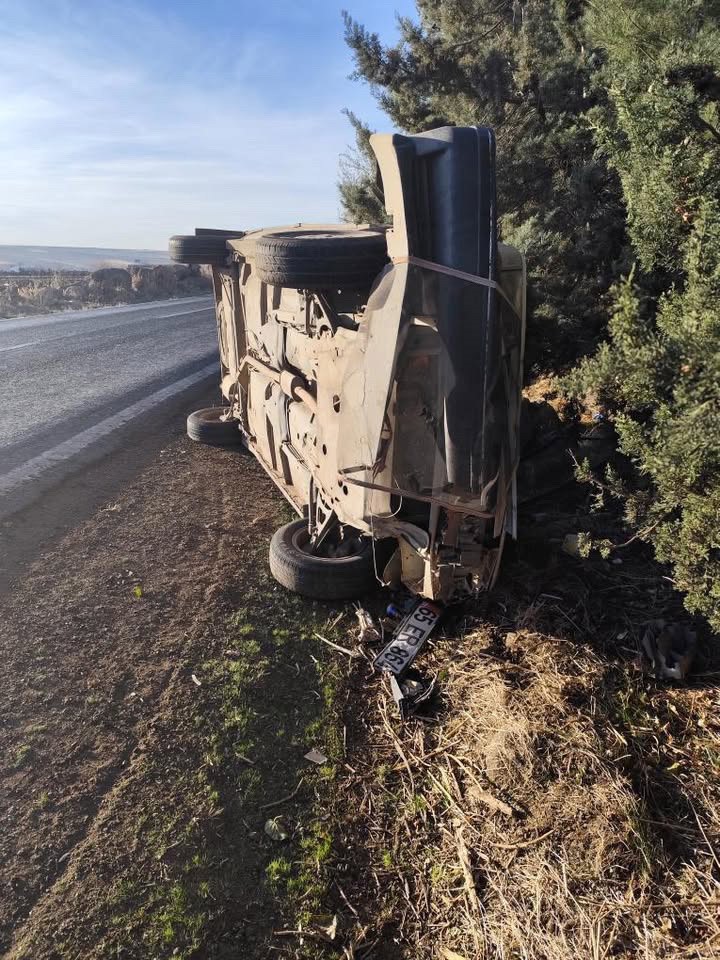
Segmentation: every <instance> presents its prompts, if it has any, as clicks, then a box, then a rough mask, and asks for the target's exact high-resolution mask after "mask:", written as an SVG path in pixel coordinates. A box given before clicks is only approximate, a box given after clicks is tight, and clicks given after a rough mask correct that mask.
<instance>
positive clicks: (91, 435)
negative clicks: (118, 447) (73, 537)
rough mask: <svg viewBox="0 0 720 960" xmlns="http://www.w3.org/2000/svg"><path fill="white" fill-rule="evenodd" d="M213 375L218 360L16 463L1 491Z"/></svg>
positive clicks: (29, 478) (34, 476)
mask: <svg viewBox="0 0 720 960" xmlns="http://www.w3.org/2000/svg"><path fill="white" fill-rule="evenodd" d="M213 374H214V375H215V376H217V374H218V364H217V363H210V364H208V365H207V366H206V367H202V368H201V369H200V370H198V371H197V372H196V373H191V374H190V375H189V376H187V377H183V379H182V380H176V381H175V383H171V384H169V385H168V386H167V387H163V388H162V389H161V390H156V391H155V393H151V394H150V395H149V396H147V397H144V398H143V399H142V400H138V401H137V402H136V403H132V404H130V406H129V407H125V409H124V410H120V411H118V413H114V414H113V415H112V416H111V417H107V418H106V419H105V420H101V421H100V423H96V424H95V426H93V427H88V428H87V430H81V431H80V433H78V434H76V435H75V436H74V437H70V439H69V440H64V441H63V442H62V443H59V444H58V445H57V446H55V447H52V448H51V449H50V450H46V451H45V452H44V453H40V454H38V456H37V457H32V458H31V459H30V460H26V461H25V463H21V464H19V465H18V466H17V467H15V468H14V469H13V470H10V472H9V473H5V474H3V475H2V476H0V494H8V493H10V492H11V491H12V490H14V489H15V488H16V487H19V486H20V485H21V484H23V483H28V482H29V481H32V480H37V479H38V478H39V477H41V476H42V474H43V473H45V472H46V471H47V470H50V469H51V468H52V467H56V466H57V465H58V464H59V463H62V461H63V460H68V459H69V458H70V457H74V456H76V455H77V454H78V453H80V452H81V451H83V450H85V449H86V447H89V446H90V445H91V444H93V443H96V442H97V441H98V440H102V438H103V437H105V436H106V435H107V434H108V433H111V432H112V431H113V430H117V429H118V428H119V427H122V426H124V425H125V424H126V423H129V421H130V420H133V419H134V418H135V417H137V416H139V415H140V414H141V413H145V412H147V411H148V410H151V409H152V408H153V407H154V406H156V405H157V404H158V403H162V401H163V400H168V399H169V398H170V397H172V396H174V395H175V394H176V393H181V392H182V391H183V390H187V389H188V387H192V386H193V385H194V384H196V383H199V382H200V381H201V380H205V379H206V378H207V377H209V376H211V375H213Z"/></svg>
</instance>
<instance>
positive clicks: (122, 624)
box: [0, 436, 335, 960]
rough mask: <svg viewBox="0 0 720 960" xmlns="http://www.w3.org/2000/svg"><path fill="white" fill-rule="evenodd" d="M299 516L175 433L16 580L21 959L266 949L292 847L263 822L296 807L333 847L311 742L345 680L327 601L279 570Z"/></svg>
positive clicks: (0, 626)
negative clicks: (327, 662) (275, 568)
mask: <svg viewBox="0 0 720 960" xmlns="http://www.w3.org/2000/svg"><path fill="white" fill-rule="evenodd" d="M285 519H289V512H288V509H287V507H286V506H285V504H284V501H283V500H282V498H281V497H280V496H279V494H278V493H277V492H276V490H275V488H274V487H273V486H272V484H271V483H270V481H269V480H268V479H267V478H266V477H265V475H264V474H263V473H262V471H261V470H260V469H259V468H258V467H257V465H256V464H255V462H254V461H253V460H252V458H250V457H248V456H247V455H244V454H243V453H241V452H237V451H229V450H217V449H209V448H205V447H201V446H198V445H196V444H193V443H191V442H190V441H189V440H187V439H186V438H185V437H183V436H176V437H175V438H174V439H173V440H172V442H170V443H168V444H167V445H166V446H165V448H164V449H163V450H162V451H161V453H160V455H159V456H158V457H157V458H156V460H155V462H153V463H152V464H150V465H149V466H148V467H146V468H145V469H144V470H143V472H142V473H141V474H140V475H139V477H137V478H136V480H135V481H134V482H133V483H132V484H130V485H129V486H128V487H127V488H126V489H125V490H124V492H122V493H121V494H120V495H119V496H117V497H115V498H113V499H112V500H111V501H110V502H108V503H107V504H105V506H103V507H101V508H100V509H99V510H98V511H97V513H95V514H94V515H92V516H90V517H89V518H88V519H87V520H85V521H84V522H83V523H81V524H80V525H79V526H77V527H76V528H75V529H74V530H72V531H71V532H69V533H68V534H67V535H66V536H64V537H63V538H62V539H60V541H59V542H57V543H56V544H55V545H54V546H53V547H52V548H50V549H48V550H47V551H46V552H45V553H44V554H43V555H42V556H41V557H39V558H38V559H37V560H36V561H35V562H34V563H33V564H32V565H31V566H30V567H29V568H28V569H26V570H25V571H24V572H23V575H22V576H20V577H18V578H17V579H16V580H15V582H14V585H13V588H12V589H11V590H10V591H9V592H8V593H7V594H6V596H5V598H4V599H3V601H2V622H1V623H0V658H1V662H2V678H3V696H2V700H1V701H0V740H1V743H2V748H1V751H0V754H1V756H2V769H1V771H0V811H1V814H0V815H1V816H2V826H1V827H0V888H1V889H2V890H3V891H4V892H3V896H2V898H0V952H2V954H3V955H4V956H6V957H8V958H21V957H23V958H28V960H30V958H32V960H42V958H51V957H52V958H56V957H58V958H60V957H62V958H66V957H67V958H71V957H72V958H74V957H84V958H89V957H124V958H138V960H139V958H146V957H155V956H157V957H160V956H170V955H172V956H189V955H193V956H213V957H226V956H227V957H240V956H242V957H255V956H257V957H260V956H262V957H265V956H267V955H268V952H267V951H268V944H269V943H270V941H271V940H272V939H273V938H272V932H273V930H274V929H276V928H278V927H281V926H282V923H283V918H282V910H281V907H280V904H281V901H280V900H279V899H278V898H276V896H275V894H274V892H273V884H272V882H269V881H268V873H267V870H268V865H269V864H272V863H273V862H274V861H275V860H276V859H277V857H276V854H277V851H278V849H280V848H281V847H282V848H283V849H284V847H283V844H282V842H280V841H278V840H273V839H270V838H269V837H268V836H267V835H266V834H265V833H264V831H263V827H264V824H265V822H266V820H267V819H268V818H270V817H274V816H275V815H276V814H282V815H283V816H286V817H287V816H288V815H290V820H289V821H288V823H289V824H290V826H289V827H288V828H287V829H288V830H289V831H290V832H291V838H290V840H289V842H296V841H297V843H301V842H302V843H304V845H305V846H304V849H306V850H309V851H310V852H311V853H313V851H312V847H313V843H315V844H316V845H317V844H318V843H320V841H321V840H322V837H321V831H318V829H317V824H306V825H303V823H302V822H301V821H302V816H301V813H302V811H303V809H305V808H307V809H310V805H311V801H312V800H313V799H314V798H315V797H316V796H317V795H319V792H321V791H322V780H323V770H322V769H319V770H317V771H316V770H315V768H313V769H312V770H308V769H307V768H308V767H312V765H311V764H308V763H307V761H305V760H303V759H302V757H303V754H304V753H305V752H306V750H307V749H308V746H320V747H321V748H323V747H324V748H325V749H326V750H327V752H328V753H330V752H331V748H332V743H329V744H327V743H325V740H327V739H328V738H329V737H330V734H331V733H332V730H331V724H328V723H322V724H316V727H313V722H314V721H318V718H321V717H322V716H323V712H324V711H325V712H327V708H328V705H329V702H330V699H331V694H332V690H331V684H330V683H329V678H330V679H331V671H330V672H328V673H326V674H323V661H324V659H325V649H326V648H324V647H323V645H322V644H321V643H320V642H319V641H315V640H314V639H313V636H312V633H313V630H314V629H318V630H321V627H323V624H324V623H325V621H326V620H327V618H328V616H329V611H328V609H326V608H319V607H317V606H316V605H314V604H310V603H307V604H304V603H302V601H299V600H297V599H296V598H295V597H293V596H290V595H289V594H287V593H285V592H284V591H282V590H281V589H280V588H279V587H276V586H275V585H274V584H273V582H272V581H271V580H270V579H269V574H268V571H267V565H266V555H267V543H268V539H269V537H270V536H271V534H272V532H273V531H274V529H275V528H276V527H277V526H278V525H279V523H281V522H284V520H285ZM16 533H17V531H16ZM333 616H335V614H334V613H333ZM302 631H304V637H305V639H306V640H307V641H308V642H307V643H305V644H304V645H298V644H297V643H296V641H297V639H298V636H299V635H300V633H301V632H302ZM321 632H322V631H321ZM325 688H327V689H325ZM325 773H327V771H325ZM298 784H300V789H299V790H297V789H296V788H297V787H298ZM291 793H292V794H293V797H292V799H291V800H290V801H286V802H284V803H282V804H278V805H277V807H276V806H274V804H275V802H276V801H278V800H282V799H283V798H284V797H287V796H288V795H289V794H291ZM265 804H269V805H272V806H268V808H267V810H265V809H263V807H264V805H265ZM306 834H308V835H310V840H308V837H307V836H306ZM313 837H314V838H315V839H314V840H313V839H312V838H313ZM279 869H281V870H282V869H283V867H282V866H281V867H280V868H279ZM271 870H272V868H271ZM271 879H272V878H271ZM280 944H281V946H282V944H283V941H282V940H281V941H280Z"/></svg>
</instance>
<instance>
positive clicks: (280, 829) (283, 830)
mask: <svg viewBox="0 0 720 960" xmlns="http://www.w3.org/2000/svg"><path fill="white" fill-rule="evenodd" d="M265 833H266V834H267V835H268V836H269V837H270V839H271V840H287V838H288V837H289V836H290V834H289V833H288V830H287V827H286V826H285V824H284V823H283V822H282V820H281V819H280V817H273V818H272V819H270V820H266V821H265Z"/></svg>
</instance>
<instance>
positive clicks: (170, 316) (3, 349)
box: [0, 304, 212, 353]
mask: <svg viewBox="0 0 720 960" xmlns="http://www.w3.org/2000/svg"><path fill="white" fill-rule="evenodd" d="M208 310H212V304H210V305H209V306H207V307H198V308H197V309H196V310H183V311H182V312H181V313H166V314H164V315H163V316H162V317H146V318H144V319H151V320H173V319H174V318H175V317H187V316H188V315H189V314H191V313H207V312H208ZM118 326H120V327H121V326H123V324H116V325H115V326H113V327H98V329H97V330H76V331H75V333H63V334H60V336H58V337H45V338H44V339H42V340H28V341H27V343H16V344H13V346H12V347H0V353H6V352H7V351H8V350H19V349H20V348H21V347H34V346H35V345H36V344H39V343H52V341H53V340H70V339H72V337H81V336H85V335H87V334H92V333H103V332H105V331H107V332H108V333H109V332H110V331H111V330H116V329H117V327H118ZM2 333H3V329H2V327H0V334H2Z"/></svg>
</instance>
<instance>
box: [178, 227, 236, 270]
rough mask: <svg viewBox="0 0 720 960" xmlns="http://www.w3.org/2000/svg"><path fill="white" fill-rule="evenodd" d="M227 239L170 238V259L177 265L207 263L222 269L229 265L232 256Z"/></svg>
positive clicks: (214, 237) (215, 236)
mask: <svg viewBox="0 0 720 960" xmlns="http://www.w3.org/2000/svg"><path fill="white" fill-rule="evenodd" d="M227 239H228V238H227V236H217V235H213V234H207V235H203V236H201V237H189V236H188V237H181V236H178V237H170V242H169V244H168V249H169V251H170V259H171V260H174V261H175V262H176V263H205V264H209V265H210V266H213V267H222V266H224V265H225V263H227V258H228V256H229V254H230V251H229V250H228V248H227V245H226V241H227Z"/></svg>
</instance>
